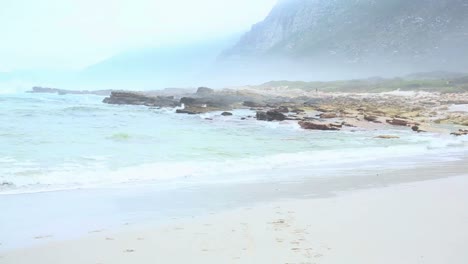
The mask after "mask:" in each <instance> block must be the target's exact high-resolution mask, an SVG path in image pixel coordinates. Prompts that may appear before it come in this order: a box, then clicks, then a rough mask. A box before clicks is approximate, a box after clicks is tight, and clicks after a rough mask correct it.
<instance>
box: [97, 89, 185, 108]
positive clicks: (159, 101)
mask: <svg viewBox="0 0 468 264" xmlns="http://www.w3.org/2000/svg"><path fill="white" fill-rule="evenodd" d="M103 102H104V103H107V104H118V105H146V106H159V107H175V106H177V105H178V102H177V101H175V100H174V99H173V97H165V96H149V95H145V94H143V93H138V92H121V91H113V92H112V93H111V95H110V97H106V98H104V100H103Z"/></svg>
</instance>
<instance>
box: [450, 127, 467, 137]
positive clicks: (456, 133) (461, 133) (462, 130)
mask: <svg viewBox="0 0 468 264" xmlns="http://www.w3.org/2000/svg"><path fill="white" fill-rule="evenodd" d="M450 135H453V136H458V137H459V136H467V135H468V130H466V129H460V130H458V131H457V132H453V133H451V134H450Z"/></svg>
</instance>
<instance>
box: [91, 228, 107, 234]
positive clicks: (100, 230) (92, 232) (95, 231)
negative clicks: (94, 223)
mask: <svg viewBox="0 0 468 264" xmlns="http://www.w3.org/2000/svg"><path fill="white" fill-rule="evenodd" d="M102 231H104V230H103V229H98V230H93V231H89V232H88V233H89V234H94V233H101V232H102Z"/></svg>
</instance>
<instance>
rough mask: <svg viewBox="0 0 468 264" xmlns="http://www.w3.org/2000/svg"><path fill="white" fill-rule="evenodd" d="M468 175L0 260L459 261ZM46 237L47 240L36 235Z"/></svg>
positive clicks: (244, 211) (224, 215)
mask: <svg viewBox="0 0 468 264" xmlns="http://www.w3.org/2000/svg"><path fill="white" fill-rule="evenodd" d="M467 188H468V175H464V176H458V177H450V178H442V179H435V180H429V181H423V182H412V183H402V184H398V185H392V186H389V187H382V188H372V189H363V190H354V191H346V192H342V193H340V194H339V195H337V196H333V197H325V198H316V199H286V200H283V201H275V202H270V203H262V204H258V205H255V206H251V207H242V208H237V209H232V210H226V211H220V212H215V213H211V214H209V215H205V216H198V217H185V218H178V219H173V220H172V221H171V223H169V224H164V225H160V226H146V227H138V228H135V227H132V226H131V225H129V226H123V227H122V228H121V230H120V231H117V232H115V231H112V232H109V231H106V230H93V231H90V232H89V234H88V235H87V236H85V237H83V238H80V239H76V240H70V241H61V242H51V243H45V244H44V245H41V246H37V247H32V248H27V249H19V250H14V251H7V252H4V253H2V254H1V257H0V263H5V264H13V263H14V264H21V263H47V264H52V263H57V264H58V263H70V264H75V263H76V264H82V263H95V264H98V263H100V264H106V263H112V264H114V263H460V264H461V263H466V261H467V260H468V251H467V250H466V245H467V243H468V210H466V202H467V201H468V193H467V192H466V190H467ZM37 239H45V240H47V239H48V238H47V237H42V238H37Z"/></svg>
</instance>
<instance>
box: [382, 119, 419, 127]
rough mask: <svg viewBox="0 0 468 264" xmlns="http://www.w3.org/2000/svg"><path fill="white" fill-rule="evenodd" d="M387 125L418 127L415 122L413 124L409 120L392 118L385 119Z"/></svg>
mask: <svg viewBox="0 0 468 264" xmlns="http://www.w3.org/2000/svg"><path fill="white" fill-rule="evenodd" d="M387 123H389V124H391V125H394V126H410V125H419V123H417V122H413V121H410V120H405V119H400V118H393V119H387Z"/></svg>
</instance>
